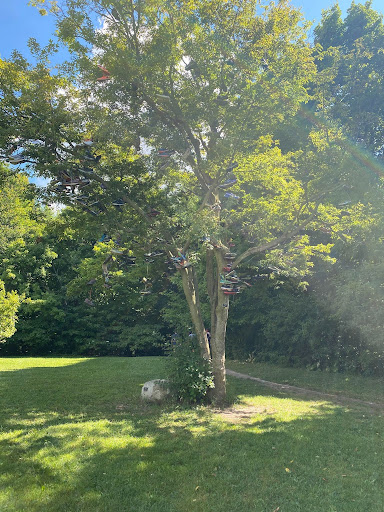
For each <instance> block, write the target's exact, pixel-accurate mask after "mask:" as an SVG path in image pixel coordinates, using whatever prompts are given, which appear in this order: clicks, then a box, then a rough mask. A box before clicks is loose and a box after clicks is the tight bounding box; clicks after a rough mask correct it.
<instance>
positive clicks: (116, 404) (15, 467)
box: [0, 358, 383, 512]
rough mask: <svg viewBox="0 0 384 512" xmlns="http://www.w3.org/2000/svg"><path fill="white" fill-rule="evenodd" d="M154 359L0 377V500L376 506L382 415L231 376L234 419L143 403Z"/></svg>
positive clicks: (151, 505) (128, 506)
mask: <svg viewBox="0 0 384 512" xmlns="http://www.w3.org/2000/svg"><path fill="white" fill-rule="evenodd" d="M162 365H163V362H162V361H161V360H160V361H159V360H157V359H152V358H143V359H142V360H141V359H94V360H87V361H85V362H84V363H82V364H77V365H75V366H66V367H59V368H33V369H26V370H22V371H21V370H20V371H18V372H15V373H14V374H13V373H12V372H9V373H7V374H5V375H2V377H1V386H2V391H3V398H2V405H3V407H2V412H1V421H0V424H1V427H2V431H1V434H0V453H1V454H2V456H3V460H2V475H1V477H0V484H1V487H2V488H3V489H4V492H3V494H2V501H1V500H0V510H4V511H15V512H16V511H17V512H19V511H24V510H25V511H28V512H40V511H42V510H44V511H45V510H47V511H55V512H61V511H66V512H67V511H76V512H78V511H92V512H94V511H105V512H114V511H116V512H120V511H124V512H125V511H132V512H133V511H134V512H152V511H153V512H162V511H164V512H165V511H167V512H184V511H185V512H187V511H188V512H190V511H196V512H202V511H204V512H205V511H208V512H210V511H212V512H216V511H217V512H219V511H220V512H222V511H224V510H232V511H256V512H264V511H265V512H273V511H274V510H275V509H277V507H280V510H281V511H283V512H291V511H292V512H296V511H301V510H306V511H307V510H313V511H332V510H337V511H338V512H339V511H344V510H345V511H347V510H348V511H356V512H360V511H361V510H363V509H367V510H370V511H371V512H372V511H373V512H375V511H378V512H379V511H380V512H381V511H382V502H383V491H382V489H383V486H382V485H381V483H382V472H381V470H382V469H383V465H382V464H383V463H382V462H381V452H380V450H379V446H378V436H377V434H376V432H378V428H379V426H380V425H381V426H382V424H381V423H380V422H381V418H380V417H377V416H376V417H368V416H366V415H365V414H363V412H362V411H360V410H356V411H355V410H349V409H346V408H342V407H340V406H336V405H333V404H331V403H329V402H316V401H313V400H306V399H305V398H304V397H300V398H297V397H295V398H290V397H289V395H288V394H287V393H281V392H271V390H267V389H265V388H262V387H259V386H257V385H254V384H253V383H250V382H246V381H236V380H230V381H229V395H230V397H231V399H232V402H233V403H232V405H231V407H230V409H231V410H233V411H236V410H241V408H245V409H246V410H247V411H248V412H247V414H246V415H243V417H241V418H240V419H239V418H237V419H236V421H233V417H226V416H225V415H223V411H216V410H212V409H210V408H205V407H202V408H194V409H182V408H180V407H177V406H172V405H171V404H167V405H165V406H163V407H161V406H156V405H154V406H149V405H146V406H145V405H143V404H142V403H141V402H140V400H139V399H138V396H139V394H140V386H141V385H142V383H143V382H144V381H145V380H148V379H150V378H156V377H161V376H163V375H164V374H162V373H161V372H162V371H163V368H162ZM381 442H382V441H381ZM381 447H382V445H381ZM380 475H381V476H380Z"/></svg>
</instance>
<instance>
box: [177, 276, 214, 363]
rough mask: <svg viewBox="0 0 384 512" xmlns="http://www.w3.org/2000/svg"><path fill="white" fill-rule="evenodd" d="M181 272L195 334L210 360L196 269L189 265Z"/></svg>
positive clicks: (203, 351)
mask: <svg viewBox="0 0 384 512" xmlns="http://www.w3.org/2000/svg"><path fill="white" fill-rule="evenodd" d="M180 273H181V279H182V282H183V290H184V295H185V298H186V299H187V303H188V307H189V311H190V313H191V318H192V322H193V326H194V328H195V334H196V336H197V339H198V342H199V345H200V350H201V355H202V356H203V357H204V359H207V360H209V359H210V348H209V343H208V339H207V335H206V332H205V328H204V322H203V317H202V314H201V308H200V300H199V292H198V286H197V279H196V276H195V270H194V268H193V267H189V268H186V269H183V270H181V271H180Z"/></svg>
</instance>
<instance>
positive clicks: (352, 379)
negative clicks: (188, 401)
mask: <svg viewBox="0 0 384 512" xmlns="http://www.w3.org/2000/svg"><path fill="white" fill-rule="evenodd" d="M227 368H230V369H231V370H234V371H236V372H240V373H245V374H247V375H251V376H252V377H259V378H260V379H264V380H269V381H272V382H278V383H279V384H290V385H292V386H299V387H303V388H307V389H314V390H316V391H322V392H324V393H332V394H336V395H338V394H339V395H340V394H341V395H345V396H347V397H349V398H358V399H361V400H366V401H368V402H376V401H377V402H379V403H383V404H384V379H383V378H379V377H362V376H359V375H350V374H343V373H329V372H321V371H311V370H305V369H302V368H283V367H279V366H275V365H272V364H267V363H248V362H243V361H227Z"/></svg>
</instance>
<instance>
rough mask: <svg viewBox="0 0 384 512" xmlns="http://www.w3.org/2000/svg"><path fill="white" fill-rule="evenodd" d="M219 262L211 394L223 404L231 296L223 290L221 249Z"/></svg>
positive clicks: (212, 306)
mask: <svg viewBox="0 0 384 512" xmlns="http://www.w3.org/2000/svg"><path fill="white" fill-rule="evenodd" d="M215 257H216V264H217V278H216V294H215V296H216V300H215V304H211V316H214V329H213V332H212V333H211V335H212V337H211V360H212V371H213V376H214V382H215V388H214V389H213V393H212V394H211V396H212V398H213V400H214V401H215V402H216V403H217V404H222V403H223V402H224V401H225V396H226V378H225V338H226V331H227V321H228V312H229V297H228V295H225V294H224V293H223V291H222V290H221V284H220V274H221V271H222V268H223V266H224V265H225V260H224V258H223V255H222V251H221V250H215Z"/></svg>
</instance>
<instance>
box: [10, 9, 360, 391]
mask: <svg viewBox="0 0 384 512" xmlns="http://www.w3.org/2000/svg"><path fill="white" fill-rule="evenodd" d="M36 3H39V2H36ZM53 12H54V13H55V15H56V16H57V27H58V34H59V37H60V38H61V40H62V41H63V42H64V43H65V44H66V45H67V46H68V48H69V49H70V51H71V52H72V55H73V60H72V63H71V64H67V66H66V67H65V73H66V75H67V76H66V77H65V76H64V71H63V70H62V71H61V72H59V73H57V74H49V72H48V69H47V60H46V59H47V54H46V52H44V51H42V50H40V49H39V47H38V45H37V44H36V43H34V44H33V49H34V52H35V54H36V55H37V56H38V57H39V62H38V64H37V65H36V67H35V68H31V67H30V66H29V65H28V64H27V63H26V61H25V60H24V59H23V58H21V57H20V56H19V55H15V56H14V58H13V60H12V61H8V62H5V61H2V62H1V70H2V76H1V84H2V87H1V93H2V94H1V115H2V118H3V119H4V121H5V123H4V126H5V128H4V129H3V131H2V133H1V134H0V135H1V138H0V140H1V145H2V147H3V148H4V151H5V156H8V157H9V156H11V161H12V158H13V159H15V153H14V151H15V145H16V146H17V147H18V148H20V149H19V150H18V151H19V155H20V156H19V157H18V158H20V159H22V161H24V163H26V164H27V165H30V166H32V167H33V168H34V169H35V172H37V173H40V174H42V175H44V176H49V177H51V178H53V179H54V180H56V184H52V185H51V186H50V187H49V192H50V193H56V194H57V195H58V196H59V198H60V201H61V202H63V203H67V204H72V205H74V204H76V205H77V207H78V210H79V213H78V215H79V218H80V219H81V222H84V223H87V224H89V225H92V226H93V227H94V229H95V230H99V232H100V234H102V233H103V232H107V233H112V234H111V238H112V239H113V240H115V241H117V240H118V244H119V245H118V246H115V252H114V253H110V257H109V259H107V260H106V261H105V263H104V264H103V273H104V277H105V278H106V280H108V277H109V271H108V264H109V263H113V260H115V262H116V260H118V259H119V256H120V257H121V260H122V259H124V258H125V259H126V261H130V262H131V266H132V267H133V266H134V265H135V262H134V261H133V259H132V258H133V256H140V257H141V256H142V257H143V258H149V259H154V258H152V256H144V254H148V253H151V254H153V252H155V253H159V252H160V254H161V253H162V252H164V253H166V254H167V257H168V259H169V261H168V263H167V265H168V266H171V267H174V268H175V269H176V271H177V274H178V275H179V278H180V279H181V283H182V288H183V291H184V294H185V297H186V301H187V304H188V308H189V312H190V315H191V319H192V322H193V326H194V331H195V334H196V336H197V339H198V341H199V345H200V349H201V353H202V356H203V357H204V358H206V359H209V360H210V361H211V362H212V369H213V375H214V381H215V389H214V394H213V396H214V398H215V399H216V400H217V401H222V400H224V397H225V338H226V327H227V319H228V314H229V298H230V296H231V295H236V294H238V293H239V292H240V291H241V290H242V288H245V287H248V286H250V285H251V282H252V276H247V275H246V274H247V271H249V270H250V269H251V270H254V268H253V266H252V264H248V263H247V262H248V261H249V260H250V259H253V261H255V260H256V261H260V260H265V261H266V262H267V265H269V266H271V265H272V263H273V262H274V261H278V262H279V265H280V267H276V266H272V267H271V268H270V271H271V272H275V273H277V272H280V270H281V267H284V268H285V269H286V271H287V272H289V271H291V272H297V273H298V274H300V275H302V276H303V275H304V274H305V272H306V269H307V268H308V267H309V266H310V265H311V262H310V260H311V257H312V256H313V254H317V255H320V256H321V255H324V257H325V258H327V254H328V253H329V251H330V248H331V244H330V243H329V240H325V243H324V241H321V242H320V243H315V244H311V240H310V235H311V234H312V233H313V232H314V231H316V230H318V229H320V230H321V231H322V232H323V234H325V235H326V238H329V236H333V237H335V238H337V237H338V233H340V232H342V231H343V229H344V228H345V225H346V224H347V223H348V222H351V221H350V220H348V219H346V217H343V216H342V215H341V214H340V212H341V206H339V205H338V203H339V202H340V194H341V195H343V194H344V195H346V194H348V192H347V183H350V182H352V181H353V180H354V175H355V174H356V172H357V169H356V162H354V161H353V159H351V158H349V156H348V155H346V154H345V151H344V150H343V147H342V146H340V144H338V140H340V138H342V136H341V135H340V134H339V133H329V132H327V133H325V131H324V130H322V129H321V130H317V129H314V130H313V132H312V133H311V137H310V139H309V141H307V142H306V143H305V144H306V147H305V149H306V151H305V152H302V151H297V152H296V153H283V152H282V151H281V149H280V148H279V146H278V141H276V140H274V134H275V133H277V132H278V130H279V127H280V126H281V125H282V123H284V122H285V121H288V120H290V119H292V117H293V116H294V115H295V114H296V113H297V112H298V109H299V107H300V106H301V105H303V104H304V103H305V102H306V101H307V100H308V93H307V88H306V87H307V84H308V82H309V81H310V80H311V79H313V78H314V75H315V66H314V63H313V58H312V55H311V49H310V47H309V46H308V44H307V42H306V33H305V29H306V26H305V25H304V26H303V25H302V21H303V20H302V17H301V14H300V12H299V11H298V10H296V9H294V8H292V7H291V6H290V5H289V4H288V2H286V1H281V2H278V3H277V4H274V3H271V4H270V5H269V7H268V8H264V7H261V5H260V4H259V2H258V1H257V0H247V1H245V2H241V3H240V2H236V1H233V2H231V1H228V2H222V1H221V0H220V1H219V0H212V1H207V0H197V1H195V2H182V1H167V2H165V1H163V0H156V1H152V2H148V1H142V0H137V1H136V2H120V1H118V0H114V1H113V2H108V3H107V4H106V3H105V2H103V1H99V0H76V1H74V0H66V2H64V4H63V6H61V7H60V8H58V7H56V6H54V7H53ZM99 17H101V19H102V26H98V25H97V21H95V20H96V18H97V19H99ZM63 69H64V68H63ZM100 72H101V73H100ZM100 75H102V76H100ZM71 80H72V82H73V83H71ZM91 137H92V138H93V143H92V142H90V141H89V140H86V139H89V138H91ZM305 144H304V145H303V147H304V146H305ZM90 148H91V149H90ZM12 155H13V157H12ZM15 163H17V162H15ZM55 187H56V188H55ZM85 191H86V193H84V192H85ZM348 197H349V195H348ZM342 208H343V210H344V211H345V209H348V206H345V205H344V206H343V207H342ZM352 218H353V215H352ZM137 242H139V243H137ZM234 245H235V247H236V249H233V248H232V247H233V246H234ZM284 248H285V249H284ZM154 249H156V250H154ZM160 249H161V251H160ZM234 251H236V253H235V252H234ZM294 251H299V252H301V253H302V254H303V255H304V258H303V263H302V266H301V267H300V265H299V267H296V266H295V265H293V264H292V259H291V256H292V252H294ZM118 253H121V254H118ZM137 261H138V260H137ZM156 261H158V260H156ZM108 262H109V263H108ZM199 262H200V264H203V265H204V266H205V268H204V272H203V274H201V273H198V272H197V267H198V265H199ZM147 264H149V262H148V261H147V262H144V268H145V266H148V265H147ZM153 268H159V272H160V268H161V265H160V263H154V266H153ZM242 269H243V270H242ZM290 269H291V270H290ZM236 272H237V273H236ZM241 272H242V274H241ZM244 274H245V275H244ZM256 277H257V276H256ZM106 284H107V285H108V281H107V282H106ZM150 284H151V283H150V282H149V281H148V280H147V281H146V284H145V287H144V290H143V291H144V293H148V295H149V292H150V291H151V290H150V288H151V286H150ZM202 284H205V285H206V292H205V291H204V290H203V289H202V286H201V285H202ZM204 293H207V296H208V299H209V304H210V331H211V335H212V337H211V342H210V344H209V343H208V339H207V336H206V331H205V324H204V318H203V313H202V308H201V295H202V294H204Z"/></svg>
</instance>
